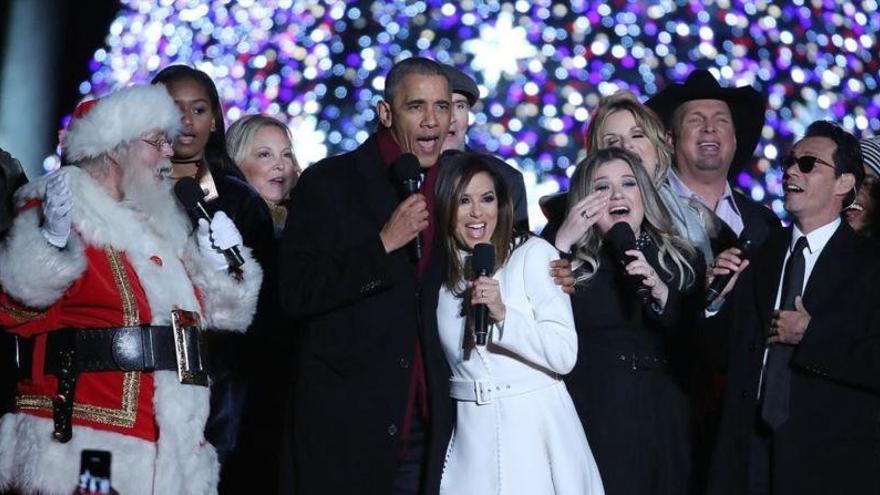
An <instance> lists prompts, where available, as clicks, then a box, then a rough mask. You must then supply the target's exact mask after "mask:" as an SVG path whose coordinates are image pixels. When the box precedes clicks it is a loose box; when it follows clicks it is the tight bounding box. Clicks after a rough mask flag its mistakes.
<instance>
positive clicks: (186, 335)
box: [171, 309, 208, 387]
mask: <svg viewBox="0 0 880 495" xmlns="http://www.w3.org/2000/svg"><path fill="white" fill-rule="evenodd" d="M171 329H172V331H173V332H174V353H175V354H176V355H177V378H178V379H179V380H180V383H183V384H186V385H201V386H204V387H207V386H208V372H207V371H206V370H205V365H204V363H203V362H202V349H201V343H200V341H199V338H200V336H201V334H202V331H201V330H202V320H201V318H200V317H199V314H198V313H196V312H194V311H185V310H182V309H173V310H171Z"/></svg>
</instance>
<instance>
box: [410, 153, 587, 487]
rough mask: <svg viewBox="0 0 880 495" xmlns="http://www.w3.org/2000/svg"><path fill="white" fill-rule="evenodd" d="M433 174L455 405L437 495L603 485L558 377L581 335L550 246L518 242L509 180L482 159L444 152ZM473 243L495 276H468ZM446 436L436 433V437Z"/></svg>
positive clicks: (440, 328) (441, 299) (440, 303)
mask: <svg viewBox="0 0 880 495" xmlns="http://www.w3.org/2000/svg"><path fill="white" fill-rule="evenodd" d="M440 174H441V175H440V179H439V181H438V184H437V209H436V211H437V216H438V221H437V226H436V228H437V238H438V243H437V244H435V246H436V249H439V250H441V251H442V253H439V254H441V257H442V258H445V259H446V270H445V273H444V274H443V276H442V280H443V283H442V285H441V286H440V287H439V291H438V292H437V294H436V297H437V299H436V306H435V307H436V317H437V319H436V323H437V326H436V335H437V336H438V337H439V339H437V338H436V337H435V341H436V340H439V348H440V349H442V354H443V356H445V361H446V364H447V365H448V368H446V369H447V370H448V373H447V375H446V377H447V378H448V384H447V387H448V391H449V397H450V398H451V399H452V408H451V411H454V412H452V413H451V414H450V416H453V417H454V427H453V428H452V430H451V435H449V438H448V442H447V444H446V456H445V460H444V462H443V466H442V473H441V481H440V493H444V494H462V493H475V494H481V495H484V494H522V493H529V494H572V495H575V494H576V495H585V494H602V493H604V492H603V489H602V482H601V479H600V477H599V473H598V470H597V468H596V463H595V461H594V460H593V455H592V453H591V452H590V447H589V445H588V443H587V438H586V436H585V435H584V431H583V428H582V427H581V424H580V421H579V420H578V416H577V413H576V412H575V409H574V405H573V404H572V401H571V397H570V396H569V394H568V391H567V390H566V388H565V384H564V383H563V382H562V379H561V375H564V374H566V373H568V372H569V371H570V370H571V369H572V367H573V366H574V363H575V361H576V359H577V333H576V332H575V328H574V321H573V318H572V312H571V303H570V301H569V297H568V296H567V295H566V294H564V293H563V292H562V290H561V289H560V287H558V286H557V285H555V284H554V283H553V280H552V278H551V276H550V273H549V271H548V268H547V267H548V266H549V265H550V261H551V260H553V259H556V258H557V257H558V254H557V252H556V250H555V249H554V248H553V247H552V246H551V245H550V244H548V243H547V242H545V241H544V240H542V239H540V238H537V237H518V238H514V233H513V208H512V205H511V202H510V199H509V195H508V192H507V189H506V187H505V184H504V180H503V179H502V178H501V176H500V175H499V174H498V172H497V171H496V169H495V168H494V165H493V164H492V163H491V162H488V161H487V160H486V159H485V158H484V157H482V156H480V155H478V154H470V153H465V154H460V155H457V156H455V157H452V158H451V159H446V160H444V162H443V164H442V168H441V172H440ZM480 243H489V244H491V245H492V247H493V248H494V253H495V264H494V268H493V269H492V270H491V272H492V275H491V276H480V277H475V276H474V274H473V273H471V272H472V270H471V268H470V259H469V258H470V255H471V253H472V252H473V249H474V246H475V245H477V244H480ZM431 296H433V294H432V295H431ZM477 305H485V307H486V308H487V313H488V320H489V322H490V324H489V335H488V339H487V343H486V344H485V345H478V344H476V342H475V338H474V332H473V320H474V318H473V315H474V308H475V307H476V306H477ZM429 340H430V339H429ZM427 347H428V350H427V351H426V352H430V349H431V347H430V344H428V346H427ZM428 359H429V362H430V357H429V358H428ZM429 366H430V364H429ZM438 381H439V380H438ZM434 393H435V394H437V393H438V392H437V390H436V389H434ZM437 400H443V398H437ZM447 400H448V399H447ZM448 419H451V418H448ZM434 420H440V421H442V420H443V418H442V417H441V418H434ZM439 431H442V428H441V429H440V430H439ZM443 440H444V438H442V436H441V438H438V437H437V435H436V434H435V437H434V441H435V442H442V441H443ZM429 491H431V489H430V486H429Z"/></svg>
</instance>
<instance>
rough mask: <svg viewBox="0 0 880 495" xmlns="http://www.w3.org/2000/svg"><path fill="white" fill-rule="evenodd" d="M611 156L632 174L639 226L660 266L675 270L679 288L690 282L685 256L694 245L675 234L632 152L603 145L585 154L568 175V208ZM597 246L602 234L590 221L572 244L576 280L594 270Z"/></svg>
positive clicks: (690, 269) (692, 275) (669, 272)
mask: <svg viewBox="0 0 880 495" xmlns="http://www.w3.org/2000/svg"><path fill="white" fill-rule="evenodd" d="M613 160H622V161H623V162H625V163H626V164H627V165H629V167H630V169H632V172H633V176H635V178H636V184H637V185H638V186H639V194H640V196H641V199H642V206H643V208H644V211H645V218H644V219H643V220H642V226H641V230H642V232H645V233H647V234H648V235H649V236H650V237H651V239H652V240H653V241H654V243H655V244H657V246H658V248H659V255H658V261H659V263H660V268H661V269H663V271H664V272H666V274H667V275H670V276H672V275H675V272H677V274H678V280H679V287H678V288H679V289H683V288H685V287H688V286H690V285H691V284H693V283H694V281H695V280H696V274H695V273H694V269H693V267H692V266H691V264H690V262H688V257H693V256H694V254H695V251H694V248H693V247H692V246H691V245H690V244H689V243H688V242H687V241H685V240H684V239H681V238H680V237H678V236H677V235H676V234H675V227H674V226H673V224H672V221H671V220H670V216H669V212H668V211H667V209H666V206H665V205H664V204H663V201H662V200H661V199H660V196H659V194H657V189H656V188H655V187H654V184H653V182H651V178H650V177H648V172H647V171H646V170H645V167H643V166H642V163H641V160H640V159H639V157H638V156H637V155H635V154H634V153H632V152H629V151H627V150H624V149H622V148H605V149H600V150H596V151H593V152H591V153H590V154H588V155H587V157H586V158H584V159H583V160H582V161H581V162H580V163H578V165H577V168H576V169H575V172H574V175H572V178H571V188H570V189H569V191H568V209H569V210H570V209H571V208H572V207H573V206H574V205H575V204H576V203H577V202H579V201H581V200H582V199H583V198H585V197H587V196H588V195H589V194H590V193H592V192H593V177H595V175H596V171H597V170H598V169H599V168H600V167H601V166H603V165H605V164H607V163H608V162H611V161H613ZM600 249H602V234H601V233H600V232H599V227H598V225H593V226H592V227H591V228H589V229H587V231H586V232H585V233H584V235H583V236H581V238H580V239H578V240H577V242H575V245H574V247H573V248H572V252H573V254H574V261H573V262H572V268H573V269H574V270H575V271H576V272H580V273H579V274H578V275H577V277H576V282H577V283H581V282H586V281H587V280H589V279H590V278H591V277H592V276H593V275H594V274H595V273H596V271H597V270H598V268H599V250H600ZM667 258H668V259H670V260H671V261H672V265H673V266H668V263H667V261H666V259H667ZM673 270H675V272H673Z"/></svg>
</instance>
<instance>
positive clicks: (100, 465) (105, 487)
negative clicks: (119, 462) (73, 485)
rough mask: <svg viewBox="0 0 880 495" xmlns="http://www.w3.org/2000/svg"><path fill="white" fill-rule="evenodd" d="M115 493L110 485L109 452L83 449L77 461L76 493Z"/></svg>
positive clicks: (98, 494) (88, 494)
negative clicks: (77, 478) (77, 479)
mask: <svg viewBox="0 0 880 495" xmlns="http://www.w3.org/2000/svg"><path fill="white" fill-rule="evenodd" d="M111 493H116V492H115V491H113V489H112V488H111V487H110V452H108V451H106V450H89V449H86V450H83V451H82V453H80V461H79V484H78V485H77V489H76V495H105V494H107V495H109V494H111Z"/></svg>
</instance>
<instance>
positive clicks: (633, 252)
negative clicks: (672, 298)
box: [626, 249, 669, 308]
mask: <svg viewBox="0 0 880 495" xmlns="http://www.w3.org/2000/svg"><path fill="white" fill-rule="evenodd" d="M626 254H627V255H629V256H632V257H633V258H635V259H634V260H633V261H630V262H629V264H627V265H626V273H627V274H628V275H638V276H640V277H642V285H643V286H645V287H647V288H648V289H650V290H651V297H653V298H654V301H656V302H657V305H658V306H660V307H661V308H665V307H666V300H667V299H668V298H669V287H667V286H666V284H665V283H664V282H663V280H661V279H660V276H659V275H657V272H656V271H655V270H654V268H653V267H652V266H651V265H650V264H648V261H647V260H646V259H645V255H644V254H642V252H641V251H639V250H638V249H630V250H628V251H626Z"/></svg>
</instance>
